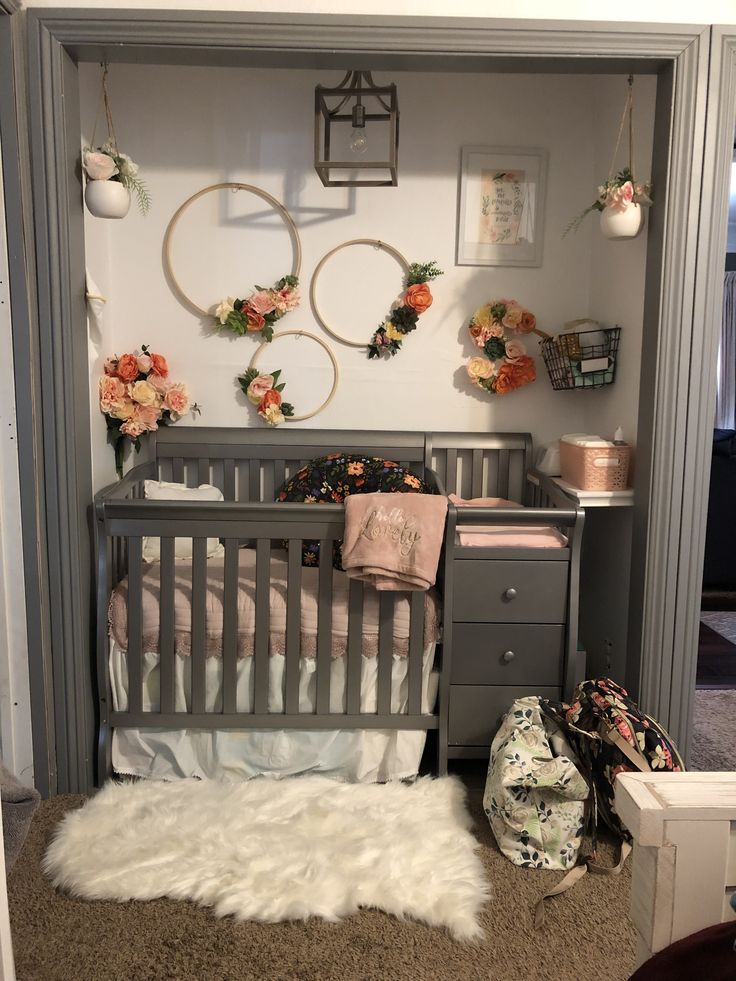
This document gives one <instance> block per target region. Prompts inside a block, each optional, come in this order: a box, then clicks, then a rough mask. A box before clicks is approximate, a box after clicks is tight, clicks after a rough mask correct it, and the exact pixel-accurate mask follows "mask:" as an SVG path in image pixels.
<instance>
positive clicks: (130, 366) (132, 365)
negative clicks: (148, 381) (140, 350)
mask: <svg viewBox="0 0 736 981" xmlns="http://www.w3.org/2000/svg"><path fill="white" fill-rule="evenodd" d="M117 372H118V378H121V379H122V380H123V381H124V382H134V381H135V380H136V378H137V377H138V375H139V371H138V358H137V357H136V356H135V355H134V354H124V355H123V356H122V358H120V360H119V361H118V368H117Z"/></svg>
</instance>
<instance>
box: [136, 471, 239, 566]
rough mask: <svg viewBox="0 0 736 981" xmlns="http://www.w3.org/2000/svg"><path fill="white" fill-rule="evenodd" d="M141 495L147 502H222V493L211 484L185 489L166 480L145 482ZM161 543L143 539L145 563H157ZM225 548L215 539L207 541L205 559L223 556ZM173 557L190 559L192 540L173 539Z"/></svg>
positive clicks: (156, 539)
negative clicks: (142, 494)
mask: <svg viewBox="0 0 736 981" xmlns="http://www.w3.org/2000/svg"><path fill="white" fill-rule="evenodd" d="M143 493H144V495H145V497H146V498H147V499H148V500H149V501H224V500H225V498H224V497H223V496H222V491H221V490H218V489H217V487H213V486H212V484H200V485H199V487H187V485H186V484H172V483H170V482H169V481H166V480H146V481H144V483H143ZM160 546H161V542H160V539H158V538H153V537H151V538H144V539H143V558H144V559H145V560H146V561H147V562H158V561H159V559H160V558H161V547H160ZM224 554H225V548H224V546H222V545H221V544H220V542H219V541H218V539H217V538H208V539H207V558H214V557H216V556H220V555H224ZM174 556H175V557H176V558H177V559H191V557H192V539H191V538H175V539H174Z"/></svg>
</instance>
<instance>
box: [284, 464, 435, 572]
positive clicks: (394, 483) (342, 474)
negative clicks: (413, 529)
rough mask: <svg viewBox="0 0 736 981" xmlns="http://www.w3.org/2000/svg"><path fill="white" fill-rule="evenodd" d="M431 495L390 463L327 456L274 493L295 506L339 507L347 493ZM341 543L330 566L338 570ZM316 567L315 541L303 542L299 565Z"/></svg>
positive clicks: (409, 474) (412, 476)
mask: <svg viewBox="0 0 736 981" xmlns="http://www.w3.org/2000/svg"><path fill="white" fill-rule="evenodd" d="M376 493H382V494H434V493H436V492H435V490H434V488H432V487H430V485H429V484H427V483H426V482H425V481H424V480H422V479H421V478H420V477H417V475H416V474H413V473H412V472H411V470H407V468H406V467H402V466H401V465H400V464H398V463H394V462H393V461H392V460H383V459H381V458H380V457H366V456H352V455H351V454H349V453H330V455H329V456H323V457H319V458H318V459H316V460H310V461H309V463H306V464H305V465H304V466H303V467H302V468H301V470H299V471H298V472H297V473H295V474H294V476H293V477H290V478H289V479H288V480H287V481H286V483H284V484H283V486H282V487H281V489H280V490H279V491H278V492H277V494H276V500H277V501H288V502H291V503H296V504H342V502H343V501H344V500H345V498H346V497H348V496H349V495H350V494H376ZM341 558H342V542H341V541H336V542H335V544H334V547H333V554H332V564H333V565H334V567H335V568H336V569H342V562H341ZM318 564H319V542H304V546H303V549H302V565H318Z"/></svg>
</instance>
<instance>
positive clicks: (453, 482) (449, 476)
mask: <svg viewBox="0 0 736 981" xmlns="http://www.w3.org/2000/svg"><path fill="white" fill-rule="evenodd" d="M445 459H446V460H447V472H446V475H445V488H446V490H447V493H448V494H455V493H457V450H452V449H449V450H448V451H447V453H446V454H445Z"/></svg>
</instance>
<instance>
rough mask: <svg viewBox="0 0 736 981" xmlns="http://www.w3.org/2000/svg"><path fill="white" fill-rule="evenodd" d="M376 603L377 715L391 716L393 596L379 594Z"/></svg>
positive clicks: (384, 593) (383, 593) (388, 593)
mask: <svg viewBox="0 0 736 981" xmlns="http://www.w3.org/2000/svg"><path fill="white" fill-rule="evenodd" d="M379 596H380V598H379V601H378V714H379V715H390V714H391V667H392V665H393V646H394V595H393V594H392V593H390V592H382V593H380V594H379Z"/></svg>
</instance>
